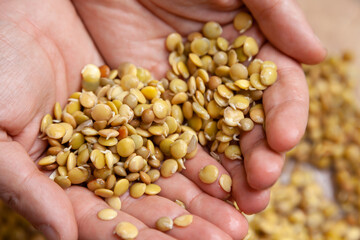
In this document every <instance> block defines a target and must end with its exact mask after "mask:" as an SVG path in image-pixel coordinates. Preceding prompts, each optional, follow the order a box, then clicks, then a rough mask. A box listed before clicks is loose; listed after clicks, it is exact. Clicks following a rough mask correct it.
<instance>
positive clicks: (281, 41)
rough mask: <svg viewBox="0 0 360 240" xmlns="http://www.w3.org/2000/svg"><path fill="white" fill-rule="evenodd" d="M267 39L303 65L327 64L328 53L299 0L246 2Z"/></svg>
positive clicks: (248, 0)
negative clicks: (323, 61)
mask: <svg viewBox="0 0 360 240" xmlns="http://www.w3.org/2000/svg"><path fill="white" fill-rule="evenodd" d="M243 2H244V3H245V5H246V6H247V7H248V8H249V10H250V11H251V13H252V14H253V16H254V17H255V19H256V20H257V22H258V23H259V26H260V29H261V30H262V32H263V33H264V34H265V36H266V38H267V39H269V40H270V41H271V43H272V44H274V46H276V47H277V48H278V49H280V50H281V51H282V52H284V53H286V54H287V55H290V56H291V57H293V58H295V59H297V60H298V61H300V62H303V63H307V64H315V63H319V62H320V61H322V60H324V58H325V56H326V50H325V49H324V47H323V46H322V44H321V42H320V40H319V39H318V38H317V37H316V35H315V34H314V33H313V31H312V29H311V27H310V25H309V24H308V23H307V21H306V19H305V16H304V15H303V13H302V11H301V9H300V7H299V6H298V4H297V3H296V1H295V0H276V1H275V0H265V1H264V0H244V1H243Z"/></svg>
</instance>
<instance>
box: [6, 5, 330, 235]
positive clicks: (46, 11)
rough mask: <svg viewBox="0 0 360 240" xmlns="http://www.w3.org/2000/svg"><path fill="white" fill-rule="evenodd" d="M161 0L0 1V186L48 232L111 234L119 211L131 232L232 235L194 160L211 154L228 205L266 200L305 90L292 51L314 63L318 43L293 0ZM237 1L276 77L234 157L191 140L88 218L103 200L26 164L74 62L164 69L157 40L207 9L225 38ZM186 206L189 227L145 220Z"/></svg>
mask: <svg viewBox="0 0 360 240" xmlns="http://www.w3.org/2000/svg"><path fill="white" fill-rule="evenodd" d="M169 3H170V1H160V0H153V1H145V0H144V1H95V0H91V1H85V0H78V1H72V2H71V1H64V0H53V1H41V0H33V1H20V0H14V1H1V2H0V53H1V54H0V56H1V57H0V62H1V64H0V72H1V77H0V78H1V89H2V91H1V92H0V100H1V101H0V106H1V107H0V182H1V183H2V184H1V185H0V197H1V198H2V199H3V200H5V202H6V203H8V204H9V205H10V206H12V207H13V208H15V209H16V210H17V211H19V212H20V213H21V214H22V215H23V216H25V217H26V218H27V219H28V220H29V221H31V222H32V223H33V224H34V226H36V227H37V228H38V229H40V230H41V231H43V232H44V233H45V234H46V236H47V237H48V238H49V239H78V238H79V239H103V238H106V239H112V238H114V239H116V237H115V236H114V234H113V230H114V227H115V223H118V222H120V221H130V222H132V223H133V224H135V225H136V226H137V227H138V228H139V230H140V232H139V237H138V238H139V239H146V238H150V237H152V238H154V237H155V239H172V237H175V238H181V239H231V238H233V239H241V238H243V237H244V236H245V235H246V233H247V222H246V220H245V218H244V217H243V216H242V215H241V214H240V213H239V212H238V211H236V210H235V209H234V208H232V207H231V206H230V205H228V204H227V203H225V202H224V201H222V200H220V199H223V198H225V197H227V195H226V193H225V192H224V191H222V190H221V188H220V187H219V186H218V185H214V184H213V185H205V184H202V183H201V182H200V181H199V179H198V177H197V173H198V171H199V170H200V169H201V168H202V167H203V166H204V165H207V164H210V163H211V164H217V165H218V167H219V171H220V172H221V173H228V174H230V175H231V176H232V178H233V189H232V198H233V199H234V200H236V201H237V203H238V205H239V207H240V209H241V210H242V211H243V212H245V213H255V212H258V211H260V210H262V209H263V208H264V207H265V206H266V205H267V203H268V200H269V187H270V186H271V185H272V184H273V183H274V182H275V181H276V180H277V179H278V177H279V175H280V173H281V169H282V166H283V163H284V154H283V153H284V152H285V151H287V150H289V149H291V148H292V147H293V146H295V145H296V143H297V142H298V141H299V139H300V138H301V136H302V135H303V133H304V130H305V126H306V120H307V112H308V93H307V86H306V81H305V78H304V75H303V72H302V70H301V67H300V65H299V63H298V62H297V61H296V60H299V61H302V62H306V63H316V62H318V61H320V60H322V59H323V58H324V56H325V51H324V50H323V48H322V47H321V45H320V43H319V42H317V40H316V37H314V35H313V34H312V32H311V29H310V28H309V27H308V25H307V24H306V22H305V19H304V18H303V17H302V14H301V12H300V11H299V9H298V7H297V5H296V4H295V2H293V1H270V0H267V1H259V0H257V1H255V0H253V1H251V0H249V1H243V3H242V2H240V1H236V0H212V1H202V0H197V1H190V0H188V1H180V0H176V1H171V5H169ZM243 4H246V5H247V7H248V8H249V10H250V11H251V12H252V14H253V15H254V16H255V18H256V20H258V24H259V25H255V26H254V27H253V28H252V29H250V30H249V31H248V32H246V34H248V35H250V36H253V37H255V38H256V40H257V42H258V44H259V45H260V46H261V50H260V52H259V54H258V56H257V57H259V58H261V59H267V60H272V61H274V62H275V63H276V64H277V66H278V81H277V82H276V83H275V84H274V85H273V86H271V87H270V88H269V89H268V90H266V91H265V93H264V97H263V99H264V109H265V113H266V116H267V118H266V128H265V130H264V129H262V127H260V126H257V127H255V129H254V130H253V131H251V132H250V133H246V134H243V135H242V136H241V138H240V145H241V149H242V152H243V155H244V161H243V162H240V161H230V160H228V159H225V158H224V159H223V161H222V163H223V165H219V164H218V163H217V162H216V161H215V160H214V159H212V158H211V157H210V156H209V155H207V154H206V153H205V152H204V151H202V150H200V151H199V153H198V155H197V156H196V157H195V158H194V159H192V160H189V161H187V162H186V167H187V170H185V171H183V172H182V173H177V174H175V176H173V177H172V178H169V179H164V178H163V179H160V180H159V181H157V184H159V185H160V186H161V187H162V192H161V193H160V195H159V196H146V197H142V198H140V199H136V200H135V199H133V198H131V197H129V196H128V195H124V196H122V197H121V199H122V210H121V211H119V212H118V216H117V217H116V219H115V220H113V221H111V222H106V221H100V220H98V219H97V217H96V213H97V212H98V211H99V210H100V209H102V208H105V207H106V206H107V205H106V204H105V202H104V201H103V200H101V199H100V198H98V197H96V196H95V195H94V194H93V193H91V192H90V191H88V190H87V189H84V188H81V187H76V186H75V187H71V188H69V189H67V190H65V191H64V190H63V189H61V188H60V187H59V186H57V185H56V184H55V183H54V182H53V181H51V180H50V179H49V178H48V176H47V175H46V174H44V173H43V172H41V171H39V170H38V168H37V166H36V164H35V163H34V162H36V161H37V160H38V159H39V158H40V157H41V155H42V154H43V152H44V151H45V149H46V143H45V142H44V141H41V140H40V139H38V133H39V123H40V121H41V118H42V117H43V116H44V115H45V114H46V113H49V112H51V111H52V108H53V105H54V103H55V102H60V103H61V105H62V106H64V105H65V103H66V100H67V98H68V96H69V95H70V94H71V93H72V92H74V91H77V90H79V89H80V81H81V79H80V75H79V72H80V70H81V69H82V67H83V66H84V65H85V64H87V63H94V64H96V65H102V64H104V63H106V64H108V65H109V66H111V67H117V65H118V64H119V63H120V62H123V61H130V62H132V63H134V64H136V65H139V66H141V67H145V68H148V69H149V70H150V71H151V72H153V73H154V76H155V77H161V76H162V75H163V74H164V73H165V71H166V69H167V68H168V65H167V61H166V60H167V56H166V54H167V53H166V51H165V48H164V41H165V38H166V36H167V35H168V34H169V33H171V32H174V31H178V32H180V33H181V34H184V35H185V34H187V33H189V32H191V31H199V30H200V29H201V25H202V24H203V23H204V22H206V21H210V20H215V21H218V22H220V23H221V24H222V25H223V26H224V36H226V37H228V38H229V39H234V37H235V36H236V34H237V33H236V32H235V30H234V29H233V28H232V26H231V21H232V19H233V17H234V16H235V15H236V13H237V12H238V11H240V10H241V9H240V8H241V7H242V6H243ZM184 10H186V11H184ZM285 10H286V11H285ZM289 10H290V13H291V14H289ZM274 12H276V13H277V14H276V15H274V14H273V13H274ZM289 15H291V17H290V16H289ZM290 20H291V21H290ZM299 26H300V27H299ZM284 32H285V33H286V32H288V33H291V34H284ZM289 36H291V39H289ZM301 37H302V38H301ZM268 40H269V41H270V42H269V41H268ZM272 44H273V45H272ZM273 46H275V47H273ZM284 53H285V54H288V55H289V56H290V57H289V56H287V55H285V54H284ZM294 59H296V60H294ZM175 199H181V200H182V201H183V202H185V204H186V206H187V210H184V209H182V208H181V207H179V206H178V205H177V204H175V203H174V202H173V200H175ZM187 212H190V213H191V214H193V215H195V218H194V222H193V223H192V224H191V225H190V226H189V227H187V228H184V229H179V228H175V229H173V230H171V231H169V232H168V234H163V233H161V232H159V231H156V230H154V225H155V222H156V220H157V219H158V218H159V217H162V216H165V215H166V216H171V217H176V216H178V215H181V214H184V213H187Z"/></svg>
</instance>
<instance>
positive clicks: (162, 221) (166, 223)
mask: <svg viewBox="0 0 360 240" xmlns="http://www.w3.org/2000/svg"><path fill="white" fill-rule="evenodd" d="M173 225H174V222H173V220H172V219H171V218H169V217H161V218H159V219H158V220H157V221H156V223H155V226H156V229H158V230H160V231H162V232H167V231H169V230H171V229H172V228H173Z"/></svg>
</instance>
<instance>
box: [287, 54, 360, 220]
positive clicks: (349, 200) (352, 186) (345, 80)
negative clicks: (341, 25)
mask: <svg viewBox="0 0 360 240" xmlns="http://www.w3.org/2000/svg"><path fill="white" fill-rule="evenodd" d="M352 59H353V57H352V54H351V53H350V52H344V54H343V55H342V56H332V57H330V58H328V59H327V60H326V61H324V62H323V63H321V64H318V65H316V66H304V71H305V74H306V77H307V79H308V84H309V92H310V112H309V122H308V126H307V130H306V133H305V136H304V138H303V139H302V141H301V142H300V143H299V144H298V146H297V147H296V148H294V149H293V150H292V151H291V152H289V154H288V156H289V157H291V158H293V159H295V160H296V161H298V162H308V163H310V164H312V165H313V166H315V167H317V168H319V169H324V170H328V171H330V172H331V173H332V180H333V184H334V187H335V198H336V200H337V202H338V203H339V204H340V206H341V209H342V211H343V212H344V215H345V218H346V220H347V222H348V224H350V225H355V226H358V227H360V121H359V119H360V108H359V104H358V101H359V100H358V99H356V97H355V92H354V89H355V87H356V82H357V81H356V80H357V79H359V75H357V74H358V73H357V72H356V71H355V70H353V69H352V65H351V63H352Z"/></svg>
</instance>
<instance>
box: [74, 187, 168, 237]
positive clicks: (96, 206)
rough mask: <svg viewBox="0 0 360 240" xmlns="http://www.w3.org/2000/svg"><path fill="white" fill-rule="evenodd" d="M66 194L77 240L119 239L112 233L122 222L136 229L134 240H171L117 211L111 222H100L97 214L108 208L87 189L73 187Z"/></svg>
mask: <svg viewBox="0 0 360 240" xmlns="http://www.w3.org/2000/svg"><path fill="white" fill-rule="evenodd" d="M67 194H68V196H69V198H70V200H71V202H72V204H73V206H74V211H75V217H76V220H77V222H78V228H79V239H87V240H88V239H114V240H115V239H119V237H117V235H115V234H114V231H115V228H116V225H117V224H118V223H120V222H124V221H125V222H130V223H132V224H134V225H135V226H136V227H137V229H138V230H139V234H138V236H137V237H136V239H160V240H171V239H173V238H172V237H170V236H167V235H165V234H163V233H161V232H159V231H156V230H154V229H151V228H149V227H148V226H146V225H145V224H144V223H143V222H142V221H140V220H139V219H137V218H136V217H134V216H131V215H129V214H127V213H125V212H123V211H117V213H118V214H117V216H116V217H115V218H114V219H113V220H109V221H104V220H100V219H99V218H98V217H97V213H98V212H99V211H100V210H102V209H105V208H109V206H108V205H107V204H106V202H105V201H104V200H102V199H101V198H99V197H97V196H96V195H95V194H94V193H93V192H91V191H89V190H88V189H85V188H83V187H77V186H74V187H71V188H69V190H68V192H67ZM143 214H144V213H143ZM144 215H145V214H144Z"/></svg>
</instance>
